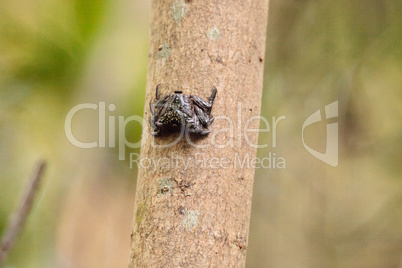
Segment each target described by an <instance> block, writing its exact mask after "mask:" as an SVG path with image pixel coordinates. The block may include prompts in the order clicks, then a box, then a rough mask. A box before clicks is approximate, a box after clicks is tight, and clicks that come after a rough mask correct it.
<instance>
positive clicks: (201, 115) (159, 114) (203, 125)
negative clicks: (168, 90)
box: [149, 85, 217, 136]
mask: <svg viewBox="0 0 402 268" xmlns="http://www.w3.org/2000/svg"><path fill="white" fill-rule="evenodd" d="M159 86H160V85H158V86H157V87H156V94H155V102H154V103H152V102H151V101H150V102H149V107H150V110H151V116H150V117H149V124H150V125H151V128H152V130H151V134H152V135H153V136H157V135H159V134H160V133H161V132H163V131H165V130H177V129H180V130H184V131H186V132H187V133H195V134H198V135H201V136H203V135H207V134H208V133H209V130H208V126H209V125H210V124H211V123H212V122H213V121H214V117H213V116H212V115H211V110H212V105H213V103H214V99H215V96H216V93H217V89H216V87H213V91H212V94H211V96H210V97H209V99H208V101H205V100H203V99H202V98H200V97H198V96H195V95H187V94H183V92H182V91H175V92H174V93H173V94H167V95H165V96H163V97H162V98H160V96H159Z"/></svg>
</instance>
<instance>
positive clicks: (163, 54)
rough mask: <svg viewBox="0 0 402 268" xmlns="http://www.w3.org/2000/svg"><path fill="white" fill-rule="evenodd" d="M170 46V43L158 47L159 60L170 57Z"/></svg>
mask: <svg viewBox="0 0 402 268" xmlns="http://www.w3.org/2000/svg"><path fill="white" fill-rule="evenodd" d="M170 51H171V49H170V45H169V44H168V43H166V44H161V45H159V47H158V51H157V52H156V58H157V59H162V58H168V57H169V56H170Z"/></svg>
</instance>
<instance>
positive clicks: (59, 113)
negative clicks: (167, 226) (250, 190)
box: [0, 0, 402, 267]
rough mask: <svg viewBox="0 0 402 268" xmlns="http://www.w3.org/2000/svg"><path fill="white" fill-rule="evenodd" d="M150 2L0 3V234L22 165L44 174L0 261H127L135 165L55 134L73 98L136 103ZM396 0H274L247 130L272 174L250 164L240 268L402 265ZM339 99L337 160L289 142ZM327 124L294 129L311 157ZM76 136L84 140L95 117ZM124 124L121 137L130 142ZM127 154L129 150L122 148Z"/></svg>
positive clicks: (140, 105) (139, 105)
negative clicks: (261, 126) (281, 164)
mask: <svg viewBox="0 0 402 268" xmlns="http://www.w3.org/2000/svg"><path fill="white" fill-rule="evenodd" d="M149 11H150V4H149V3H148V1H140V0H131V1H126V0H124V1H123V0H118V1H95V0H73V1H51V0H37V1H27V0H14V1H11V0H4V1H0V231H1V232H3V231H4V229H5V227H6V225H7V222H8V219H9V216H10V214H11V213H12V211H13V210H14V209H15V207H16V206H17V201H18V200H19V198H20V196H21V194H22V189H23V188H24V185H25V183H26V181H27V178H28V175H29V174H30V173H31V171H32V168H33V166H34V163H35V162H36V160H38V159H40V158H45V159H47V160H48V161H49V169H48V171H47V172H46V176H45V178H44V185H43V187H42V190H41V193H40V198H39V199H38V200H37V203H36V205H35V207H34V210H33V212H32V214H31V216H30V218H29V220H28V224H27V226H26V229H25V230H24V232H23V233H22V235H21V236H20V238H19V240H18V242H17V244H16V246H15V248H14V249H13V251H12V253H11V255H10V257H9V259H8V261H7V267H126V265H127V260H128V254H129V239H130V232H131V221H132V209H133V203H134V193H135V184H136V175H137V170H136V169H130V166H129V162H128V161H119V160H118V151H117V149H115V148H94V149H86V150H84V149H78V148H75V147H74V146H73V145H72V144H70V143H69V142H68V140H67V139H66V137H65V134H64V119H65V116H66V114H67V112H68V111H69V110H70V109H71V108H72V107H73V106H75V105H77V104H79V103H98V102H99V101H105V102H106V105H108V104H115V105H116V107H117V108H116V111H114V112H108V113H107V115H108V116H109V115H111V116H113V115H124V116H125V117H127V116H129V115H133V114H136V115H140V116H142V114H143V109H144V95H145V94H144V93H145V82H146V81H145V77H146V66H147V54H148V32H149V29H148V25H149ZM401 14H402V1H394V0H364V1H363V0H359V1H347V0H339V1H325V0H315V1H312V0H310V1H304V0H302V1H296V0H282V1H279V0H272V1H271V2H270V14H269V23H268V38H267V52H266V56H265V59H266V61H265V62H266V66H265V67H266V68H265V80H264V94H263V100H262V102H263V105H262V115H263V116H265V117H267V118H271V117H272V116H276V117H279V116H281V115H285V116H286V120H284V121H281V122H280V123H279V125H278V130H277V135H278V137H277V146H276V147H275V148H273V147H272V134H271V133H261V135H260V142H261V143H268V144H269V145H270V146H269V147H268V148H265V149H261V150H260V151H259V153H258V154H259V156H260V157H266V156H268V154H269V152H271V153H276V154H277V156H280V157H283V158H285V160H286V169H275V168H272V169H258V170H256V178H255V188H254V189H255V191H254V199H253V210H252V218H251V229H250V230H251V232H250V237H249V245H248V257H247V266H248V267H400V265H402V209H401V207H402V169H401V168H400V166H401V160H402V158H401V155H402V135H401V133H402V124H401V123H400V122H401V116H402V108H401V107H402V106H401V103H400V102H401V95H402V91H401V89H402V17H401ZM336 100H338V101H339V107H340V109H339V119H338V121H339V128H340V130H339V132H340V148H339V150H340V151H339V166H338V167H336V168H333V167H330V166H327V165H325V164H324V163H322V162H320V161H318V160H317V159H315V158H314V157H313V156H311V155H310V154H309V153H308V152H307V151H306V150H305V149H304V148H303V145H302V142H301V127H302V124H303V122H304V120H305V119H306V118H307V117H308V116H309V115H310V114H312V113H313V112H315V111H316V110H318V109H320V108H323V107H324V106H325V105H327V104H329V103H331V102H333V101H336ZM325 126H326V125H325V122H322V123H318V124H315V126H312V127H311V129H308V131H307V130H306V139H307V142H308V143H309V145H310V146H311V147H313V148H325V135H326V132H325ZM73 129H74V135H76V136H77V137H79V138H80V140H83V141H93V140H97V137H98V115H97V112H96V111H93V112H88V113H85V114H84V113H82V114H77V116H76V117H74V121H73ZM140 133H141V128H140V125H135V124H132V125H131V124H129V125H128V128H127V131H126V135H127V138H128V139H129V140H130V141H132V142H136V141H138V140H139V139H140ZM132 152H138V151H136V150H129V151H128V152H127V153H132Z"/></svg>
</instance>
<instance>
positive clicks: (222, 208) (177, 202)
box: [129, 0, 268, 267]
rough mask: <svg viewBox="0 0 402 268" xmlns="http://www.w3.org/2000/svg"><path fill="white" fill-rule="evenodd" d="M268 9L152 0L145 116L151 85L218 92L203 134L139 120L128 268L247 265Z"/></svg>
mask: <svg viewBox="0 0 402 268" xmlns="http://www.w3.org/2000/svg"><path fill="white" fill-rule="evenodd" d="M267 13H268V1H267V0H249V1H246V0H233V1H221V0H213V1H212V0H211V1H199V0H186V1H184V0H178V1H152V12H151V30H150V53H149V63H148V76H147V89H146V104H147V105H146V109H145V112H144V119H145V120H146V121H148V118H149V116H150V110H149V108H148V103H149V101H151V100H152V102H153V101H154V100H155V88H156V86H157V85H158V84H160V85H161V86H160V90H159V91H160V95H161V96H163V95H165V94H170V93H173V91H175V90H182V91H183V94H194V95H197V96H199V97H201V98H203V99H205V100H207V99H208V97H209V96H210V95H211V92H212V87H213V86H215V87H216V88H217V89H218V94H217V96H216V99H215V102H214V105H213V108H212V115H213V116H214V117H215V122H213V123H212V125H210V127H209V128H210V131H211V132H210V134H209V135H207V136H206V137H202V138H201V137H194V136H190V141H189V140H188V139H187V138H186V137H182V138H181V140H180V141H179V142H177V143H174V142H173V141H174V140H175V139H177V137H178V134H177V135H176V134H171V135H165V136H157V137H153V136H151V135H150V127H149V125H148V123H144V124H143V132H142V144H141V146H142V147H141V154H140V156H141V158H140V159H141V161H140V162H139V173H138V183H137V190H136V191H137V192H136V198H135V208H134V221H133V231H132V235H131V249H132V251H131V256H130V261H129V266H130V267H244V266H245V261H246V250H247V246H248V229H249V220H250V210H251V199H252V188H253V180H254V167H253V164H255V162H253V161H254V160H253V158H254V157H255V156H256V148H255V146H253V144H254V145H256V144H257V141H258V133H257V132H256V131H247V130H252V129H258V127H259V119H258V118H255V116H259V113H260V104H261V94H262V81H263V68H264V60H263V59H264V58H263V57H264V53H265V39H266V24H267ZM170 143H174V145H171V146H167V147H166V148H160V146H161V145H168V144H170ZM158 146H159V147H158ZM200 147H202V148H200Z"/></svg>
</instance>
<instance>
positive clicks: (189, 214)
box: [181, 210, 200, 231]
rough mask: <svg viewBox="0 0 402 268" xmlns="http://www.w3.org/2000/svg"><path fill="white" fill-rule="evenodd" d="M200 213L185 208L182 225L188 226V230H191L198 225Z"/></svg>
mask: <svg viewBox="0 0 402 268" xmlns="http://www.w3.org/2000/svg"><path fill="white" fill-rule="evenodd" d="M199 215H200V213H199V212H198V211H195V210H184V219H183V220H182V222H181V225H182V226H183V227H184V228H186V230H188V231H191V230H192V229H193V228H194V227H196V226H197V221H198V216H199Z"/></svg>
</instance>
